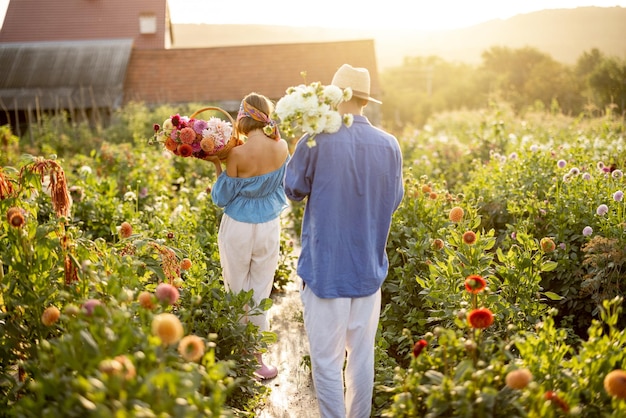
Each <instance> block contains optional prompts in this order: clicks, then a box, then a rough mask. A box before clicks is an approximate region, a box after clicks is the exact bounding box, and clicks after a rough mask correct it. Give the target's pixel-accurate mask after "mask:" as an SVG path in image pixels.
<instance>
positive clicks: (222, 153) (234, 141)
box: [189, 106, 243, 160]
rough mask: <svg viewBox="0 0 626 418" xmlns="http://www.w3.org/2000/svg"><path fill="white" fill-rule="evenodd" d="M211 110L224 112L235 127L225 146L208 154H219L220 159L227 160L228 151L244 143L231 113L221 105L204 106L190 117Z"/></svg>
mask: <svg viewBox="0 0 626 418" xmlns="http://www.w3.org/2000/svg"><path fill="white" fill-rule="evenodd" d="M209 110H216V111H218V112H222V113H223V114H224V115H226V117H227V118H228V120H229V121H230V124H231V125H232V127H233V133H232V134H231V136H230V139H229V140H228V142H227V143H226V144H225V145H224V148H222V149H220V150H219V151H217V152H215V153H214V154H209V155H208V156H207V157H213V156H217V157H218V158H219V159H220V160H225V159H226V158H227V157H228V153H229V152H230V150H231V149H233V148H235V147H236V146H239V145H241V144H243V140H242V139H240V138H239V134H238V133H237V130H236V129H235V121H234V120H233V118H232V116H230V114H229V113H228V112H227V111H225V110H224V109H222V108H220V107H215V106H209V107H203V108H202V109H198V110H196V111H195V112H193V114H192V115H191V116H189V117H190V118H191V119H193V118H195V117H196V116H198V115H199V114H200V113H202V112H206V111H209Z"/></svg>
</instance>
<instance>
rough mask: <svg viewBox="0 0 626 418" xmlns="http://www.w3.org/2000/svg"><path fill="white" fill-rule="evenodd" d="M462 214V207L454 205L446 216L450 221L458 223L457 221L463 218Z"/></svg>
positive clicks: (463, 213)
mask: <svg viewBox="0 0 626 418" xmlns="http://www.w3.org/2000/svg"><path fill="white" fill-rule="evenodd" d="M463 215H465V212H464V211H463V208H462V207H460V206H455V207H453V208H452V209H450V213H449V214H448V217H449V218H450V220H451V221H452V222H454V223H458V222H461V220H462V219H463Z"/></svg>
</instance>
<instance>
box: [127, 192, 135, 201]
mask: <svg viewBox="0 0 626 418" xmlns="http://www.w3.org/2000/svg"><path fill="white" fill-rule="evenodd" d="M136 200H137V195H136V194H135V192H126V193H124V201H125V202H130V201H132V202H134V201H136Z"/></svg>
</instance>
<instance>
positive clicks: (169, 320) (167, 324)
mask: <svg viewBox="0 0 626 418" xmlns="http://www.w3.org/2000/svg"><path fill="white" fill-rule="evenodd" d="M152 333H153V334H154V335H156V336H157V337H159V338H160V339H161V341H162V342H163V344H166V345H170V344H174V343H175V342H177V341H179V340H180V339H181V338H182V337H183V324H181V323H180V320H179V319H178V317H177V316H176V315H174V314H171V313H162V314H158V315H157V316H155V317H154V319H153V320H152Z"/></svg>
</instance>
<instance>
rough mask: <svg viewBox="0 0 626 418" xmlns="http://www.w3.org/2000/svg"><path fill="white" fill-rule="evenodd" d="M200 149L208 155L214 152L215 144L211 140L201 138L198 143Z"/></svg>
mask: <svg viewBox="0 0 626 418" xmlns="http://www.w3.org/2000/svg"><path fill="white" fill-rule="evenodd" d="M200 148H202V150H203V151H204V152H207V153H209V154H211V153H212V152H213V151H215V142H213V138H210V137H207V138H202V141H200Z"/></svg>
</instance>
